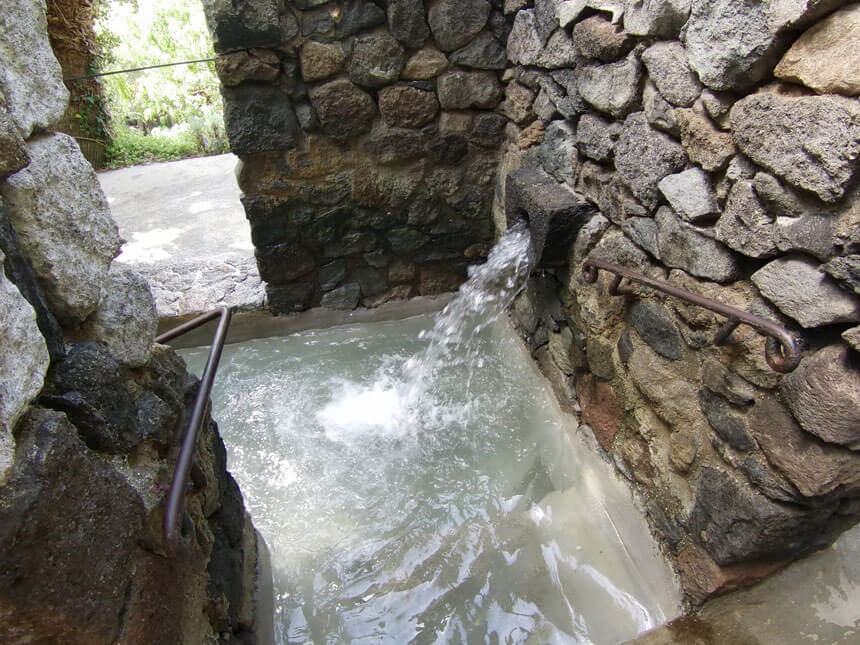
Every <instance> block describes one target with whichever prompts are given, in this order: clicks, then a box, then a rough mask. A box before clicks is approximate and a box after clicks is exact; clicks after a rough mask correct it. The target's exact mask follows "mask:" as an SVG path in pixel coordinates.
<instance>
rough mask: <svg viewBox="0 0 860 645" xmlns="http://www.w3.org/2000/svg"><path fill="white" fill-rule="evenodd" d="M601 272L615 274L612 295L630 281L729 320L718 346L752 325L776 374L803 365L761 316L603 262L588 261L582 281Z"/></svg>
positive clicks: (792, 345)
mask: <svg viewBox="0 0 860 645" xmlns="http://www.w3.org/2000/svg"><path fill="white" fill-rule="evenodd" d="M601 269H602V270H604V271H609V272H610V273H614V274H615V278H614V279H613V281H612V286H611V287H610V289H609V292H610V293H611V294H612V295H623V294H624V293H626V292H627V291H626V290H624V289H621V288H620V285H621V280H622V279H627V280H630V281H631V282H638V283H639V284H643V285H645V286H647V287H651V288H652V289H656V290H657V291H662V292H663V293H667V294H669V295H670V296H673V297H675V298H679V299H681V300H686V301H687V302H689V303H692V304H694V305H696V306H697V307H703V308H705V309H708V310H710V311H713V312H714V313H718V314H720V315H721V316H725V317H726V318H727V319H728V320H727V321H726V323H725V324H724V325H723V327H722V328H721V329H720V330H719V331H718V332H717V336H716V339H715V341H714V342H715V343H716V344H717V345H721V344H723V343H725V342H726V341H727V340H728V339H729V336H730V335H731V333H732V332H733V331H734V330H735V328H736V327H737V326H738V325H740V324H741V323H743V324H745V325H749V326H750V327H752V328H753V329H755V330H756V331H757V332H759V333H760V334H762V335H763V336H766V337H767V342H766V344H765V359H766V360H767V364H768V365H770V366H771V368H772V369H773V370H774V371H776V372H781V373H783V374H786V373H788V372H791V371H792V370H794V369H795V368H796V367H797V366H798V364H800V358H801V357H800V349H799V347H798V345H797V340H796V339H795V338H794V336H792V335H791V334H790V333H789V332H788V330H786V329H785V328H784V327H782V326H781V325H777V324H776V323H774V322H772V321H770V320H768V319H767V318H762V317H761V316H756V315H755V314H751V313H749V312H747V311H743V310H742V309H737V308H735V307H731V306H729V305H726V304H723V303H721V302H717V301H715V300H711V299H710V298H705V297H704V296H700V295H699V294H697V293H693V292H691V291H687V290H686V289H681V288H680V287H676V286H674V285H671V284H669V283H668V282H663V281H662V280H655V279H654V278H649V277H648V276H646V275H644V274H642V273H639V272H636V271H631V270H630V269H626V268H624V267H622V266H618V265H617V264H612V263H610V262H604V261H603V260H597V259H587V260H586V261H585V262H584V264H583V265H582V277H583V280H585V281H586V282H589V283H594V282H596V281H597V276H598V273H599V272H600V270H601Z"/></svg>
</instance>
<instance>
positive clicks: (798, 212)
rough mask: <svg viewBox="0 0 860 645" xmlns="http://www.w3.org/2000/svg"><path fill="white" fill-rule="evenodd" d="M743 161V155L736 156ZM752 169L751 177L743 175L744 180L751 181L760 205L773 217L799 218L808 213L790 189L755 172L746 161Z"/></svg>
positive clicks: (752, 166)
mask: <svg viewBox="0 0 860 645" xmlns="http://www.w3.org/2000/svg"><path fill="white" fill-rule="evenodd" d="M738 156H739V157H742V158H743V159H746V157H743V155H738ZM747 163H748V164H749V166H750V167H751V168H752V175H746V174H745V175H744V178H750V179H753V189H754V190H755V192H756V195H758V197H759V199H760V200H761V203H762V205H763V206H764V207H765V208H766V209H767V211H768V213H770V214H771V215H772V216H773V217H783V216H787V217H801V216H803V215H805V214H806V213H807V212H808V209H807V208H806V207H805V206H804V203H803V200H802V199H800V198H799V197H798V195H797V194H796V193H795V192H794V191H792V190H791V189H789V188H787V187H786V186H783V185H782V183H781V182H780V181H779V179H777V178H776V177H774V176H773V175H769V174H768V173H766V172H761V171H759V172H756V168H755V166H754V165H752V162H749V161H747Z"/></svg>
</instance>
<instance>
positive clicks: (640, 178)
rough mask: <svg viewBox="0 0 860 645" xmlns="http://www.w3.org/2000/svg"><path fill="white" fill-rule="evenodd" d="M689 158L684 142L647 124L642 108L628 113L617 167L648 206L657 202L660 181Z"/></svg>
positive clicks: (618, 153)
mask: <svg viewBox="0 0 860 645" xmlns="http://www.w3.org/2000/svg"><path fill="white" fill-rule="evenodd" d="M686 162H687V157H686V155H685V154H684V151H683V149H682V148H681V146H680V145H679V144H678V143H677V142H676V141H673V140H672V139H671V138H669V137H668V136H666V135H665V134H663V133H661V132H657V131H656V130H654V129H653V128H651V127H650V126H649V125H648V122H647V120H646V119H645V114H644V113H643V112H636V113H634V114H631V115H630V116H628V117H627V119H625V121H624V125H623V127H622V129H621V135H620V136H619V138H618V143H616V144H615V168H616V170H617V172H618V176H619V177H620V178H621V180H622V181H623V182H624V183H625V184H626V185H627V186H628V187H629V188H630V190H631V191H632V192H633V195H634V196H635V197H636V199H637V200H638V201H639V202H640V203H641V204H642V205H643V206H645V207H646V208H648V209H649V211H650V210H653V209H654V208H655V207H656V206H657V185H658V183H659V181H660V180H661V179H663V177H665V176H666V175H671V174H673V173H676V172H678V171H680V170H682V169H683V168H684V166H685V164H686Z"/></svg>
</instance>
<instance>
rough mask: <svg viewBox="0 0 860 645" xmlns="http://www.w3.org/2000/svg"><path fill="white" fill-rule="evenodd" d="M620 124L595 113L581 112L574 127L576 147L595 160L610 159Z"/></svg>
mask: <svg viewBox="0 0 860 645" xmlns="http://www.w3.org/2000/svg"><path fill="white" fill-rule="evenodd" d="M620 135H621V125H620V124H619V123H616V122H614V121H608V120H607V119H604V118H603V117H601V116H598V115H596V114H583V115H582V116H581V117H580V119H579V123H578V124H577V127H576V147H577V148H578V149H579V151H580V152H581V153H582V154H584V155H585V156H586V157H589V158H590V159H594V160H595V161H602V162H607V161H612V157H613V155H614V153H615V142H616V141H618V137H619V136H620Z"/></svg>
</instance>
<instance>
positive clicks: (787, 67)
mask: <svg viewBox="0 0 860 645" xmlns="http://www.w3.org/2000/svg"><path fill="white" fill-rule="evenodd" d="M505 12H506V14H507V15H508V17H509V18H510V17H513V27H512V32H511V34H510V38H509V40H508V42H507V53H508V59H509V61H510V64H509V66H508V68H507V69H506V70H505V72H504V74H503V80H504V82H505V100H504V101H503V103H502V104H501V106H500V108H499V111H500V112H501V113H503V114H504V115H505V116H506V117H507V118H508V120H509V123H508V125H507V126H506V130H505V134H506V141H505V143H504V144H503V152H502V156H501V159H500V166H499V174H498V181H497V188H496V200H495V203H494V207H493V215H494V219H495V222H496V227H497V229H498V230H499V231H501V230H503V229H504V227H505V213H504V211H503V205H504V203H505V199H504V198H505V194H504V193H505V178H506V177H507V176H508V175H509V173H511V172H512V171H514V170H517V169H520V168H534V169H539V170H541V171H543V172H544V173H546V175H548V176H551V177H553V178H554V179H555V180H556V181H557V182H559V183H561V184H564V185H567V186H568V187H570V188H572V189H573V190H574V191H575V192H577V193H578V194H579V196H580V197H581V198H585V199H587V200H589V201H590V202H591V203H592V204H593V205H594V206H595V207H596V208H597V209H598V211H599V212H598V213H597V214H595V215H593V216H592V217H590V218H589V219H587V221H583V222H581V224H582V228H581V229H580V230H579V233H578V236H577V238H576V240H575V242H574V243H573V244H571V245H570V247H569V250H568V253H567V257H566V259H565V258H564V257H562V258H561V259H557V260H556V261H555V262H554V263H549V262H544V265H543V266H541V267H540V268H539V271H538V272H537V274H536V275H535V277H533V278H532V280H531V282H530V284H529V286H528V288H527V289H526V291H525V292H524V294H523V295H522V296H521V297H520V299H519V301H518V302H517V303H516V306H515V308H514V312H513V315H514V319H515V321H516V322H517V324H518V326H519V327H520V329H521V330H522V333H523V335H524V336H525V337H526V338H527V339H528V340H529V342H530V343H531V347H532V349H533V351H534V353H535V356H536V359H537V360H538V363H539V364H540V366H541V367H542V368H543V369H544V371H545V372H546V373H547V375H548V376H549V377H550V380H551V381H552V382H553V384H554V386H555V388H556V391H557V394H558V395H559V398H560V400H561V401H562V403H565V404H567V405H569V406H570V407H571V408H573V409H577V408H578V409H580V410H581V415H582V418H583V421H584V423H585V424H587V426H586V427H588V428H590V430H591V432H592V433H593V434H594V436H595V438H596V440H597V442H598V443H599V445H600V446H601V449H602V450H603V451H605V454H606V455H607V457H608V458H609V459H611V460H612V461H614V463H615V464H616V466H617V468H618V470H619V471H620V472H621V473H622V474H623V475H624V476H625V477H626V478H628V479H629V480H630V481H631V483H632V485H633V486H634V488H635V489H636V490H637V491H638V493H639V496H640V499H641V500H642V502H643V505H644V508H645V511H646V514H647V516H648V519H649V522H650V523H651V526H652V529H653V530H654V533H655V534H656V535H658V536H659V537H660V539H661V541H662V543H663V544H664V546H665V550H666V553H667V554H668V555H669V556H670V557H671V559H672V560H673V561H674V562H675V564H676V565H677V568H678V571H679V573H680V577H681V581H682V584H683V586H684V589H685V591H686V592H687V595H688V598H689V599H690V600H691V601H692V602H694V603H700V602H702V601H704V600H705V599H706V598H708V597H709V596H711V595H713V594H715V593H721V592H724V591H728V590H731V589H733V588H736V587H738V586H740V585H745V584H750V583H751V582H754V581H755V580H757V579H760V578H761V577H762V576H765V575H767V574H769V573H770V572H772V571H774V570H775V569H778V568H779V567H781V566H783V565H784V564H785V563H786V562H788V561H790V560H791V559H793V558H796V557H799V556H802V555H804V554H806V553H809V552H811V551H813V550H815V549H819V548H822V547H824V546H826V545H828V544H829V543H831V542H832V541H833V539H835V537H836V536H837V535H838V534H839V533H840V532H841V531H843V530H844V529H845V528H847V527H849V526H851V525H853V524H854V523H856V522H857V521H858V518H860V453H858V449H860V353H858V350H860V344H858V340H860V327H858V322H860V297H858V295H860V186H858V184H860V182H858V174H860V173H858V172H857V170H858V166H860V163H858V157H860V101H858V98H857V97H858V94H860V87H858V83H860V4H858V3H850V2H840V1H828V0H821V1H818V2H812V1H809V2H806V1H801V0H784V1H780V2H753V1H747V0H626V2H625V1H621V0H619V1H617V2H615V1H613V2H609V1H604V2H591V1H585V0H535V1H534V2H531V1H528V2H527V1H525V0H520V1H517V2H506V3H505ZM583 212H585V211H583ZM556 255H557V254H556ZM586 258H599V259H603V260H605V261H609V262H613V263H616V264H620V265H622V266H625V267H627V268H629V269H633V270H635V271H640V272H643V273H645V274H646V275H648V276H651V277H653V278H657V279H661V280H667V281H669V282H670V283H672V284H675V285H677V286H680V287H682V288H686V289H688V290H690V291H693V292H695V293H699V294H701V295H703V296H706V297H709V298H712V299H714V300H717V301H720V302H725V303H727V304H730V305H734V306H736V307H739V308H741V309H745V310H748V311H751V312H753V313H756V314H758V315H761V316H764V317H766V318H769V319H771V320H773V321H775V322H777V323H779V324H782V325H784V326H786V327H787V328H788V329H789V330H790V331H791V332H792V333H794V334H795V335H796V336H797V337H798V338H799V339H801V344H802V349H803V359H802V361H801V363H800V366H799V367H798V369H797V370H795V371H794V372H792V373H790V374H787V375H782V374H779V373H777V372H775V371H773V370H772V369H770V367H769V366H768V365H767V363H766V362H765V353H764V344H765V339H764V338H763V337H762V336H760V335H759V334H757V333H756V332H755V331H754V330H752V329H751V328H749V327H746V326H741V327H739V328H738V329H737V330H735V332H734V333H733V334H732V336H731V339H730V341H729V342H728V343H727V344H726V345H723V346H715V345H714V344H713V338H714V336H715V334H716V332H717V329H718V328H719V327H720V325H721V324H722V322H723V320H722V319H721V318H720V317H719V316H716V315H714V314H712V313H710V312H709V311H707V310H704V309H700V308H697V307H694V306H692V305H688V304H685V303H684V302H682V301H679V300H675V299H673V298H671V297H668V296H663V295H661V294H659V293H655V292H652V291H650V290H649V289H646V288H642V287H633V288H632V293H631V294H629V295H627V296H611V295H609V286H610V283H611V281H612V278H613V276H612V275H608V274H606V273H601V274H600V278H599V280H598V282H597V283H596V284H593V285H592V284H587V283H585V281H584V280H582V277H581V273H582V264H583V261H584V260H585V259H586Z"/></svg>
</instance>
